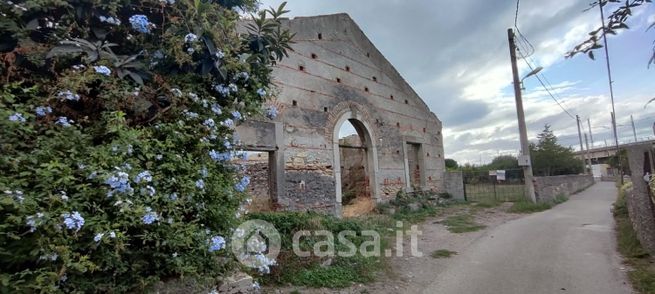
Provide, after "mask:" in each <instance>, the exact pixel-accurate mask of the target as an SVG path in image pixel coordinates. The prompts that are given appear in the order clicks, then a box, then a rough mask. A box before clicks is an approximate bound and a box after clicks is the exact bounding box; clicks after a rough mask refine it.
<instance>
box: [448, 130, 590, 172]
mask: <svg viewBox="0 0 655 294" xmlns="http://www.w3.org/2000/svg"><path fill="white" fill-rule="evenodd" d="M537 138H538V141H537V142H536V143H530V159H531V161H532V172H533V174H534V175H535V176H557V175H570V174H579V173H582V172H583V168H582V160H580V159H577V158H575V156H574V154H573V150H572V149H571V148H570V147H564V146H562V145H560V144H559V143H558V142H557V136H555V134H554V133H553V131H552V130H551V129H550V125H548V124H546V125H545V127H544V130H543V131H542V132H541V133H540V134H539V135H538V136H537ZM445 164H446V169H448V170H461V171H464V172H481V171H489V170H508V169H518V168H521V167H520V166H519V162H518V159H517V158H516V157H515V156H512V155H500V156H496V157H494V159H493V160H491V162H490V163H488V164H485V165H473V164H470V163H466V164H464V165H459V164H458V163H457V161H455V160H454V159H450V158H447V159H446V162H445Z"/></svg>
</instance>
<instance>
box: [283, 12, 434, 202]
mask: <svg viewBox="0 0 655 294" xmlns="http://www.w3.org/2000/svg"><path fill="white" fill-rule="evenodd" d="M283 25H284V26H286V27H288V28H290V29H291V31H292V32H294V33H295V34H296V38H295V40H294V41H295V43H294V44H293V45H292V47H293V51H290V52H289V58H285V59H284V60H283V61H282V62H281V63H279V64H278V65H277V66H276V67H275V69H274V73H273V75H274V79H275V84H276V85H277V86H278V88H277V89H275V91H276V92H277V95H276V100H275V101H274V102H273V104H275V105H276V107H277V108H278V112H279V115H278V117H277V118H276V119H275V120H274V121H275V122H280V123H282V124H283V128H282V134H281V136H280V137H276V138H281V142H280V144H279V145H278V146H277V148H278V150H279V151H280V152H283V162H284V164H283V166H281V168H280V170H284V171H285V177H284V180H283V182H281V183H279V184H280V185H281V187H282V188H281V189H282V191H283V193H281V195H279V196H278V199H277V201H278V205H279V206H280V208H281V209H289V210H322V211H331V212H336V213H339V211H340V208H341V202H340V199H338V197H337V196H336V195H337V192H336V189H337V188H336V182H337V180H336V179H335V176H336V175H338V174H339V173H340V168H341V166H335V160H336V158H335V151H336V156H338V155H339V150H335V147H334V146H335V143H338V142H334V140H335V139H334V138H335V135H334V134H335V129H336V131H337V132H338V128H339V127H340V125H337V122H338V121H339V120H340V119H341V118H342V116H343V115H344V114H345V113H350V114H352V115H353V116H356V117H358V118H359V119H360V120H361V121H362V122H363V123H364V124H365V125H367V126H368V127H367V129H366V132H367V134H368V135H370V137H371V140H372V142H368V143H370V144H372V146H373V147H375V148H374V149H375V152H376V154H374V158H375V163H376V167H377V168H374V167H373V166H369V167H368V169H369V170H370V172H371V173H372V174H374V175H375V176H374V179H373V182H375V183H377V185H375V186H371V187H369V189H370V194H371V196H372V198H374V199H375V200H376V201H384V200H388V199H391V198H393V197H394V196H395V195H396V193H397V192H398V191H401V190H404V189H408V188H409V187H410V184H409V179H408V178H407V177H406V174H407V173H406V171H407V170H408V169H409V167H407V166H406V158H405V156H406V155H405V152H404V149H405V147H404V144H406V143H407V141H406V140H405V139H404V138H406V137H411V138H418V139H419V140H418V141H420V142H412V143H418V144H421V149H420V150H421V152H422V154H420V156H419V157H420V158H424V159H425V160H424V162H423V166H422V170H421V171H420V172H421V176H423V177H424V181H423V182H424V183H420V184H421V185H422V186H423V187H420V188H421V189H428V190H436V191H443V190H444V187H443V172H444V170H445V168H444V162H443V142H442V140H441V138H442V136H441V129H442V125H441V122H440V121H439V119H438V118H437V117H436V115H434V113H432V112H431V111H430V110H429V108H428V107H427V105H426V104H425V103H424V102H423V101H422V100H421V98H420V97H419V96H418V95H417V94H416V93H415V92H414V90H413V89H412V88H411V87H410V86H409V85H408V84H407V83H406V82H405V81H404V79H403V78H402V77H401V76H400V74H398V72H397V71H396V70H395V69H394V68H393V66H392V65H391V64H390V63H389V62H388V61H387V60H386V59H385V58H384V56H383V55H382V54H381V53H380V52H379V51H378V50H377V49H376V48H375V46H374V45H373V44H372V43H371V42H370V41H369V40H368V39H367V38H366V36H365V35H364V34H363V32H362V31H361V30H360V29H359V27H358V26H357V25H356V24H355V23H354V22H353V21H352V19H350V17H349V16H348V15H346V14H336V15H327V16H316V17H297V18H295V19H290V20H284V21H283ZM337 145H338V144H337ZM367 152H373V150H372V149H371V150H367ZM346 156H347V155H346ZM367 163H368V161H367ZM340 179H341V178H339V181H340Z"/></svg>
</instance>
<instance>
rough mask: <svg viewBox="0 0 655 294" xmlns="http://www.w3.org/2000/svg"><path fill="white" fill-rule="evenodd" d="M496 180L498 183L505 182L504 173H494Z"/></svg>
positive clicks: (498, 171)
mask: <svg viewBox="0 0 655 294" xmlns="http://www.w3.org/2000/svg"><path fill="white" fill-rule="evenodd" d="M496 180H498V181H504V180H505V171H504V170H497V171H496Z"/></svg>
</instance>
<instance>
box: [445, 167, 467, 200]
mask: <svg viewBox="0 0 655 294" xmlns="http://www.w3.org/2000/svg"><path fill="white" fill-rule="evenodd" d="M443 182H444V188H445V189H446V192H447V193H449V194H450V195H452V196H453V199H457V200H464V199H465V197H464V175H463V174H462V172H461V171H447V172H445V173H444V176H443Z"/></svg>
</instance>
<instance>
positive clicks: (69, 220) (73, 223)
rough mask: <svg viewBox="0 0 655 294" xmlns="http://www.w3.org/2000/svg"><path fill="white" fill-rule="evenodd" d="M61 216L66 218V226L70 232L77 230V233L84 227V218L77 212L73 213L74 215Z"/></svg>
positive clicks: (65, 214)
mask: <svg viewBox="0 0 655 294" xmlns="http://www.w3.org/2000/svg"><path fill="white" fill-rule="evenodd" d="M61 216H62V217H63V218H64V225H66V228H68V229H69V230H75V231H76V232H77V231H79V230H80V229H81V228H82V226H83V225H84V218H83V217H82V215H80V213H79V212H77V211H73V213H64V214H62V215H61Z"/></svg>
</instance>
